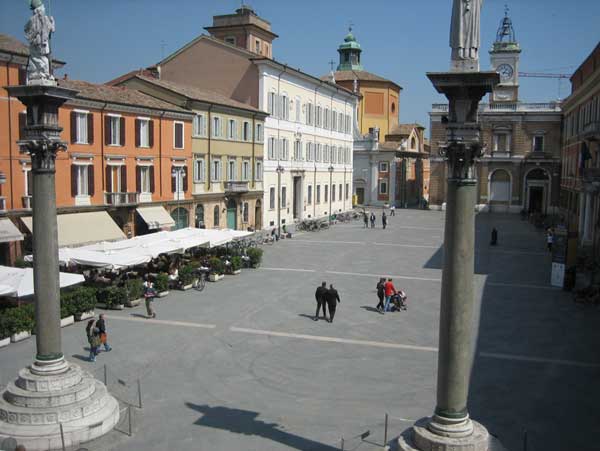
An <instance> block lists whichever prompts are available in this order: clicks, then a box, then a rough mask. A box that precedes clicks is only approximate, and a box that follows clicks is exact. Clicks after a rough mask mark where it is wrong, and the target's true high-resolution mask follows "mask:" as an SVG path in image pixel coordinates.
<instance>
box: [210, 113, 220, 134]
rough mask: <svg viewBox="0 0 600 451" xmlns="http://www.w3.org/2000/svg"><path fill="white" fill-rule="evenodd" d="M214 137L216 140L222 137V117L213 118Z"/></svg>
mask: <svg viewBox="0 0 600 451" xmlns="http://www.w3.org/2000/svg"><path fill="white" fill-rule="evenodd" d="M212 135H213V137H214V138H220V137H221V118H220V117H213V128H212Z"/></svg>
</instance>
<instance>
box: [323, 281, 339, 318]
mask: <svg viewBox="0 0 600 451" xmlns="http://www.w3.org/2000/svg"><path fill="white" fill-rule="evenodd" d="M325 299H326V300H327V307H329V322H330V323H333V317H334V316H335V309H336V307H337V303H336V301H337V302H342V301H341V299H340V295H339V294H338V292H337V290H336V289H335V288H333V285H329V290H327V293H326V294H325Z"/></svg>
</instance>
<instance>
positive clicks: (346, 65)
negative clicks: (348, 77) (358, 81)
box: [337, 27, 363, 71]
mask: <svg viewBox="0 0 600 451" xmlns="http://www.w3.org/2000/svg"><path fill="white" fill-rule="evenodd" d="M361 52H362V49H361V48H360V44H359V43H358V42H357V41H356V38H355V37H354V35H353V34H352V27H350V29H349V30H348V34H347V35H346V37H345V38H344V43H343V44H340V46H339V47H338V53H339V54H340V64H339V65H338V67H337V70H338V71H342V70H363V67H362V64H361V63H360V54H361Z"/></svg>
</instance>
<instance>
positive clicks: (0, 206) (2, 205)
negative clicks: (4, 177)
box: [0, 196, 6, 211]
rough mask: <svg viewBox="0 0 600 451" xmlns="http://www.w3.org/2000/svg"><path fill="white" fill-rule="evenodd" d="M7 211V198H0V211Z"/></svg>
mask: <svg viewBox="0 0 600 451" xmlns="http://www.w3.org/2000/svg"><path fill="white" fill-rule="evenodd" d="M5 210H6V197H4V196H0V211H5Z"/></svg>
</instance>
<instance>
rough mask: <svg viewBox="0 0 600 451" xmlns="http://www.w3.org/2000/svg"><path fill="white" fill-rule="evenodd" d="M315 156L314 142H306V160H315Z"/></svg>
mask: <svg viewBox="0 0 600 451" xmlns="http://www.w3.org/2000/svg"><path fill="white" fill-rule="evenodd" d="M314 159H315V156H314V155H313V143H310V142H309V143H306V161H313V160H314Z"/></svg>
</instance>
